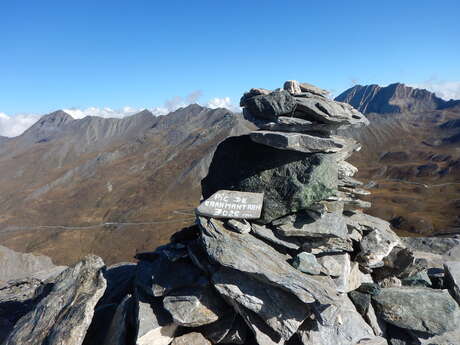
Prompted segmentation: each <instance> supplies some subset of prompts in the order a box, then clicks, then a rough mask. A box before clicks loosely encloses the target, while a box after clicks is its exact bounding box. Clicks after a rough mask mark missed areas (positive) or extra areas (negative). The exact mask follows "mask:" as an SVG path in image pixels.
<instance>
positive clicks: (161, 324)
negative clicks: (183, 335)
mask: <svg viewBox="0 0 460 345" xmlns="http://www.w3.org/2000/svg"><path fill="white" fill-rule="evenodd" d="M134 320H135V324H136V325H137V327H136V328H137V332H136V334H137V335H136V345H168V344H169V343H171V341H172V340H173V338H174V334H175V332H176V330H177V328H178V326H177V325H176V324H174V323H173V322H172V319H171V316H170V315H169V314H168V312H167V311H166V310H164V308H163V306H162V303H161V301H159V300H155V299H152V300H149V299H148V298H145V297H143V296H142V295H139V296H137V297H136V301H135V308H134Z"/></svg>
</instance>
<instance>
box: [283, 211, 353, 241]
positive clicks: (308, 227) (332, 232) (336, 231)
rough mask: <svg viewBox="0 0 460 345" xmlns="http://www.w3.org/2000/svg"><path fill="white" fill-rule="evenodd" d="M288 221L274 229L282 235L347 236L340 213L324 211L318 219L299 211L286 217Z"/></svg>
mask: <svg viewBox="0 0 460 345" xmlns="http://www.w3.org/2000/svg"><path fill="white" fill-rule="evenodd" d="M287 218H288V219H289V220H290V221H288V222H286V223H285V224H283V225H280V226H277V227H276V228H275V229H276V231H277V233H278V234H280V235H282V236H287V237H290V236H294V237H310V238H311V237H313V238H315V237H316V238H322V237H324V238H330V237H338V238H342V239H347V238H348V230H347V226H346V224H345V219H344V217H342V214H341V213H338V212H337V213H325V214H324V215H323V216H322V217H320V218H319V219H313V218H312V217H310V216H309V215H308V214H307V213H304V212H300V213H296V214H294V215H292V216H288V217H287Z"/></svg>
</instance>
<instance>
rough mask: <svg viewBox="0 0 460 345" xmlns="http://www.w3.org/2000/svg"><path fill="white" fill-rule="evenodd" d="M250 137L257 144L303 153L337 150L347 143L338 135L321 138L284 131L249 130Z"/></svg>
mask: <svg viewBox="0 0 460 345" xmlns="http://www.w3.org/2000/svg"><path fill="white" fill-rule="evenodd" d="M250 135H251V139H252V140H253V141H254V142H256V143H259V144H263V145H267V146H271V147H274V148H277V149H280V150H290V151H299V152H305V153H315V152H324V153H328V152H338V151H340V150H341V149H342V148H343V147H344V146H345V145H346V144H347V143H346V141H345V140H341V139H340V138H339V137H330V138H323V137H318V136H314V135H309V134H301V133H286V132H272V131H255V132H251V134H250Z"/></svg>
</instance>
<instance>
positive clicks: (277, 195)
mask: <svg viewBox="0 0 460 345" xmlns="http://www.w3.org/2000/svg"><path fill="white" fill-rule="evenodd" d="M267 157H270V160H267ZM337 183H338V181H337V166H336V164H335V162H334V160H332V159H331V158H330V157H328V155H326V154H313V155H308V154H305V153H302V152H295V151H283V150H277V149H275V148H272V147H268V146H265V145H260V144H257V143H254V142H253V141H251V139H250V138H249V136H246V135H243V136H240V137H231V138H228V139H226V140H225V141H223V142H222V143H220V144H219V146H218V147H217V150H216V152H215V154H214V158H213V160H212V163H211V165H210V167H209V172H208V175H207V176H206V177H205V178H204V179H203V180H202V181H201V187H202V192H203V197H204V198H205V199H207V198H209V197H210V196H211V195H213V194H214V193H216V192H218V191H219V190H235V191H242V192H253V193H264V205H263V209H262V215H261V218H260V219H258V220H257V222H258V223H261V224H267V223H269V222H271V221H272V220H274V219H277V218H280V217H283V216H285V215H288V214H292V213H294V212H298V211H301V210H303V209H307V208H308V207H310V206H311V205H312V204H314V203H316V202H319V201H321V200H324V199H326V198H327V197H329V196H332V195H334V194H335V193H336V190H337Z"/></svg>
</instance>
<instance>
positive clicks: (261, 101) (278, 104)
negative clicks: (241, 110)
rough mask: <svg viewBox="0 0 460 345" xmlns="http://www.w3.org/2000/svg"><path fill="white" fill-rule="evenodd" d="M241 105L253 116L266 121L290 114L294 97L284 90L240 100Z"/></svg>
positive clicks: (293, 107) (294, 103)
mask: <svg viewBox="0 0 460 345" xmlns="http://www.w3.org/2000/svg"><path fill="white" fill-rule="evenodd" d="M242 103H243V104H242V105H243V106H244V107H246V108H247V109H248V110H249V111H250V112H251V114H252V115H253V116H255V117H258V118H262V119H267V120H275V119H276V118H277V117H278V116H282V115H286V114H291V113H292V112H293V111H294V109H295V107H296V102H295V100H294V97H292V96H291V95H290V94H289V92H287V91H284V90H283V91H274V92H271V93H269V94H267V95H257V96H253V97H250V98H246V99H244V100H243V99H242Z"/></svg>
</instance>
